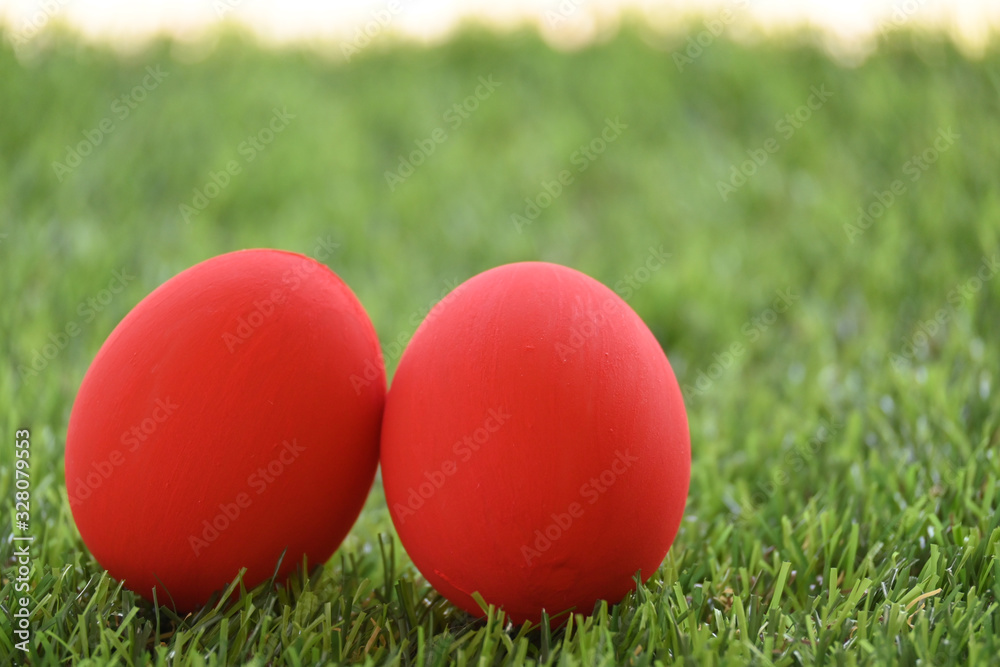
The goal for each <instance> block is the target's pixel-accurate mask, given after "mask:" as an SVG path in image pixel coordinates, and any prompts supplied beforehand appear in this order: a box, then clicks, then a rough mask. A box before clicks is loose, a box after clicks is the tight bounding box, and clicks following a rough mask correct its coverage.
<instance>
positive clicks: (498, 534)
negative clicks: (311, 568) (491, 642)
mask: <svg viewBox="0 0 1000 667" xmlns="http://www.w3.org/2000/svg"><path fill="white" fill-rule="evenodd" d="M381 447H382V449H381V464H382V476H383V485H384V488H385V493H386V499H387V502H388V505H389V509H390V513H391V516H392V519H393V522H394V524H395V526H396V529H397V532H398V533H399V537H400V540H401V541H402V544H403V546H404V547H405V549H406V551H407V553H408V554H409V555H410V557H411V559H412V560H413V563H414V564H415V565H416V567H417V568H418V569H419V570H420V572H421V573H422V574H423V575H424V576H425V577H426V578H427V580H428V581H429V582H431V584H433V585H434V587H435V588H436V589H437V590H438V591H439V592H441V593H442V594H443V595H444V596H445V597H447V598H448V599H449V600H450V601H452V602H453V603H454V604H456V605H457V606H459V607H461V608H462V609H465V610H466V611H468V612H470V613H472V614H475V615H482V610H481V609H480V607H479V605H478V604H477V602H476V600H475V599H474V597H473V594H474V593H477V592H478V593H479V594H481V595H482V597H483V599H484V600H485V602H486V603H488V604H493V605H496V606H498V607H502V608H503V609H504V610H505V611H506V612H507V613H508V615H509V617H510V618H511V619H512V620H514V621H515V622H522V621H532V622H539V621H540V619H541V614H542V611H543V610H544V611H546V612H548V614H549V615H550V616H551V615H556V614H559V613H561V612H564V611H566V610H573V611H574V612H576V613H584V614H588V613H590V612H591V611H592V610H593V608H594V604H595V603H596V602H597V601H599V600H607V601H608V602H611V603H615V602H618V601H620V600H621V599H622V598H623V597H624V596H625V595H626V594H627V593H628V591H629V590H631V589H633V588H634V585H635V584H634V581H633V577H634V576H635V575H636V574H639V575H640V576H641V578H642V579H643V580H645V579H647V578H649V577H650V576H651V575H652V574H653V573H654V572H655V571H656V569H657V568H658V567H659V565H660V564H661V562H662V561H663V559H664V557H665V555H666V553H667V550H668V549H669V548H670V545H671V543H672V542H673V539H674V536H675V535H676V533H677V530H678V528H679V525H680V521H681V516H682V514H683V510H684V504H685V501H686V498H687V492H688V484H689V480H690V466H691V452H690V440H689V433H688V424H687V415H686V412H685V409H684V403H683V398H682V395H681V392H680V388H679V387H678V384H677V381H676V379H675V377H674V374H673V371H672V370H671V368H670V364H669V362H668V361H667V358H666V356H665V354H664V352H663V349H662V348H661V347H660V344H659V343H658V342H657V340H656V338H655V337H654V336H653V334H652V333H651V332H650V330H649V328H648V327H647V326H646V325H645V323H644V322H643V321H642V320H641V318H640V317H639V316H638V315H637V314H636V313H635V312H634V311H633V310H632V309H631V308H630V307H629V306H628V304H626V303H625V302H624V301H623V300H622V299H621V298H620V297H619V296H618V295H617V294H615V293H614V292H612V291H611V290H610V289H608V288H607V287H605V286H604V285H602V284H601V283H599V282H597V281H596V280H594V279H592V278H590V277H588V276H586V275H584V274H583V273H580V272H578V271H575V270H573V269H570V268H567V267H564V266H559V265H555V264H549V263H543V262H523V263H516V264H508V265H505V266H500V267H497V268H494V269H491V270H489V271H486V272H485V273H482V274H480V275H478V276H475V277H473V278H471V279H470V280H468V281H466V282H465V283H463V284H462V285H460V286H459V287H458V288H456V289H455V290H454V292H452V293H451V294H450V295H449V296H448V297H446V298H445V299H444V300H443V301H442V302H441V303H439V304H438V305H437V306H436V307H435V308H434V309H433V310H432V311H431V312H430V313H429V314H428V316H427V318H426V319H425V321H424V322H423V323H422V324H421V325H420V327H419V328H418V329H417V331H416V333H415V334H414V336H413V338H412V340H411V342H410V344H409V346H408V347H407V349H406V351H405V353H404V354H403V357H402V359H401V360H400V363H399V367H398V369H397V371H396V374H395V377H394V378H393V382H392V386H391V388H390V390H389V393H388V395H387V397H386V407H385V415H384V418H383V427H382V444H381Z"/></svg>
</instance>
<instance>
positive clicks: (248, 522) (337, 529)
mask: <svg viewBox="0 0 1000 667" xmlns="http://www.w3.org/2000/svg"><path fill="white" fill-rule="evenodd" d="M384 401H385V372H384V368H383V364H382V355H381V351H380V348H379V343H378V338H377V336H376V334H375V329H374V327H373V326H372V323H371V321H370V320H369V319H368V316H367V314H366V313H365V311H364V308H363V307H362V305H361V303H360V302H359V301H358V300H357V298H356V297H355V296H354V293H353V292H351V290H350V288H349V287H348V286H347V285H346V284H345V283H344V282H343V281H342V280H341V279H340V278H338V277H337V275H336V274H334V273H333V272H332V271H331V270H330V269H328V268H327V267H325V266H323V265H322V264H319V263H318V262H316V261H314V260H312V259H310V258H308V257H304V256H302V255H298V254H295V253H290V252H284V251H278V250H246V251H241V252H233V253H229V254H225V255H221V256H219V257H214V258H212V259H209V260H207V261H204V262H202V263H200V264H198V265H196V266H193V267H191V268H190V269H187V270H186V271H183V272H181V273H180V274H178V275H177V276H175V277H173V278H171V279H170V280H168V281H167V282H165V283H164V284H163V285H161V286H160V287H159V288H157V289H156V290H154V291H153V292H152V293H151V294H149V296H147V297H146V298H145V299H143V300H142V301H141V302H140V303H139V304H138V305H137V306H136V307H135V308H134V309H133V310H132V311H131V312H130V313H129V314H128V315H127V316H126V317H125V318H124V319H123V320H122V321H121V323H119V325H118V326H117V327H116V328H115V329H114V331H112V332H111V335H110V336H109V337H108V339H107V341H106V342H105V343H104V345H103V346H102V347H101V349H100V351H99V352H98V353H97V357H96V358H95V359H94V362H93V363H92V364H91V366H90V369H89V370H88V371H87V374H86V376H85V377H84V379H83V383H82V385H81V386H80V391H79V393H78V394H77V397H76V402H75V404H74V405H73V412H72V415H71V417H70V422H69V431H68V434H67V437H66V487H67V492H68V494H69V499H70V507H71V509H72V511H73V517H74V519H75V520H76V525H77V527H78V528H79V530H80V534H81V536H82V537H83V541H84V542H85V543H86V544H87V546H88V547H89V549H90V551H91V553H92V554H93V555H94V557H95V558H96V559H97V561H98V562H99V563H100V564H101V565H102V566H103V567H104V568H106V569H107V570H108V572H110V573H111V575H112V576H114V577H116V578H117V579H121V580H124V582H125V585H126V586H127V587H128V588H130V589H132V590H134V591H136V592H137V593H139V594H141V595H143V596H144V597H146V598H148V599H152V593H153V590H154V589H155V590H156V596H157V600H158V601H159V602H160V603H161V604H166V605H168V606H175V607H176V608H177V609H179V610H184V611H187V610H191V609H193V608H195V607H197V606H199V605H201V604H203V603H204V602H205V601H206V600H208V598H209V597H210V595H211V594H212V593H213V592H214V591H217V590H219V589H221V588H223V587H225V586H226V585H227V584H228V583H229V582H230V581H232V580H233V578H234V577H235V576H236V575H237V574H238V573H239V570H240V568H242V567H245V568H247V571H246V575H245V577H244V582H245V584H246V585H247V587H251V586H254V585H256V584H258V583H260V582H261V581H264V580H266V579H267V578H269V577H271V576H272V575H273V574H274V573H275V570H276V568H277V566H278V563H279V560H280V561H281V567H280V568H279V569H278V570H277V574H278V576H279V577H283V576H285V575H286V574H287V573H289V572H290V571H291V570H292V569H293V568H295V567H296V566H298V565H300V564H301V563H302V560H303V556H306V557H307V558H308V562H309V563H310V564H311V565H313V564H319V563H322V562H324V561H326V560H327V559H328V558H329V557H330V555H331V554H332V553H333V552H334V550H335V549H336V548H337V546H338V545H339V544H340V542H341V541H342V540H343V539H344V537H345V536H346V535H347V532H348V531H349V530H350V528H351V526H352V525H353V523H354V521H355V519H356V518H357V516H358V514H359V512H360V511H361V507H362V505H363V504H364V502H365V498H366V496H367V493H368V491H369V489H370V488H371V485H372V481H373V480H374V476H375V469H376V466H377V463H378V443H379V428H380V424H381V419H382V408H383V405H384ZM282 554H284V557H283V558H282Z"/></svg>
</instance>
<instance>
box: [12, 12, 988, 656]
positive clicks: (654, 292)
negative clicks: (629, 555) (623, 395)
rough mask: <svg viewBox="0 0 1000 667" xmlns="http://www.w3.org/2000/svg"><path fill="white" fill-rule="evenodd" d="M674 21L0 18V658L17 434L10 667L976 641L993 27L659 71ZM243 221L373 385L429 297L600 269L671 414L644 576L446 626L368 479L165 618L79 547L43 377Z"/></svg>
mask: <svg viewBox="0 0 1000 667" xmlns="http://www.w3.org/2000/svg"><path fill="white" fill-rule="evenodd" d="M685 38H686V34H685V33H683V32H679V33H678V34H677V35H675V36H672V37H663V36H650V35H648V34H646V33H645V31H644V30H643V29H642V28H638V27H631V28H626V29H623V30H622V31H621V32H620V33H619V34H618V35H617V36H615V37H614V38H612V39H609V40H608V41H606V42H603V43H601V44H598V45H595V46H592V47H589V48H586V49H584V50H582V51H577V52H573V53H564V52H559V51H553V50H551V49H549V48H548V47H546V46H545V45H544V44H543V43H542V42H541V41H540V40H539V39H538V38H537V36H535V35H533V34H532V33H529V32H515V33H510V34H506V35H502V36H497V35H491V34H487V33H483V32H479V31H477V30H476V29H470V30H469V31H467V32H466V33H463V35H461V36H459V37H457V38H455V39H454V40H452V41H450V42H449V43H447V44H445V45H441V46H436V47H434V48H431V49H426V50H425V49H421V48H416V47H413V46H405V45H396V46H388V47H387V46H384V45H381V44H377V45H374V46H371V47H369V48H367V49H365V50H364V51H363V52H362V53H360V54H358V55H357V56H356V57H354V58H352V59H351V61H350V63H344V62H342V58H341V57H340V52H339V49H335V52H334V54H333V56H332V57H328V56H324V55H322V54H321V53H319V52H316V51H309V50H296V49H284V50H280V51H269V50H265V49H262V48H259V47H257V46H255V45H254V44H253V43H251V42H250V41H248V40H246V39H244V38H243V37H241V36H239V35H235V34H224V35H222V36H221V37H220V39H219V41H218V43H217V44H216V45H215V47H214V48H205V47H203V46H199V45H191V44H184V43H169V42H159V43H156V44H153V45H150V46H148V47H146V48H143V49H142V50H139V51H130V52H125V53H115V52H113V51H111V50H106V49H104V48H97V47H93V46H87V45H84V44H81V43H80V42H79V41H77V40H76V39H74V38H72V37H65V36H63V37H60V38H58V39H55V40H54V41H53V44H52V46H51V48H49V49H48V50H43V51H41V52H39V53H37V54H35V55H34V56H32V57H30V58H28V59H26V60H24V61H23V62H20V61H18V59H16V58H15V56H14V53H13V51H12V50H11V47H10V46H9V45H7V46H4V47H3V48H2V49H0V285H2V288H3V294H4V296H3V298H4V307H3V308H2V309H0V347H2V350H3V354H4V359H5V363H4V364H3V366H2V367H0V433H2V440H3V442H4V443H5V444H3V445H2V447H0V498H3V501H2V503H0V563H2V565H3V578H2V582H0V664H5V663H8V662H11V661H12V660H13V661H20V660H22V659H23V654H22V653H21V652H20V651H16V650H15V649H14V644H15V638H14V636H13V634H12V623H13V622H14V619H13V616H12V614H13V613H14V606H13V604H14V600H13V599H12V596H14V587H15V585H16V568H15V566H16V559H15V556H14V551H15V549H16V548H18V544H19V543H15V542H13V541H12V539H11V537H12V536H13V535H14V534H15V531H14V528H13V525H14V516H13V514H12V512H13V508H12V506H13V497H14V492H15V473H14V469H13V463H12V462H13V461H14V454H13V452H14V451H15V450H14V439H15V431H17V430H18V429H30V432H31V443H32V444H31V459H30V460H31V480H32V488H31V492H32V507H31V532H32V534H33V535H35V541H34V543H33V544H32V547H31V549H32V552H31V553H32V559H31V571H30V577H29V580H30V597H31V600H32V602H31V606H32V607H33V608H34V612H33V615H32V617H31V626H32V632H33V634H32V638H31V641H30V661H31V662H32V664H35V665H56V664H95V665H96V664H112V663H113V664H118V665H124V664H128V665H132V664H144V663H153V664H158V665H161V664H162V665H202V664H208V665H217V664H256V665H265V664H267V665H312V664H321V663H337V662H358V663H361V662H364V663H367V664H402V665H444V664H452V663H454V664H460V665H464V664H478V665H489V664H511V665H513V664H522V663H528V662H538V663H543V664H561V665H563V664H564V665H576V664H588V665H589V664H601V665H623V664H630V665H631V664H635V665H649V664H660V663H663V664H680V663H683V664H691V665H712V664H738V665H739V664H746V663H748V662H752V663H755V664H761V665H769V664H775V665H798V664H836V665H854V664H885V663H894V664H902V665H952V664H954V665H966V664H989V663H992V664H997V661H998V658H997V656H998V654H1000V637H998V635H1000V611H998V604H1000V513H998V495H1000V453H998V449H1000V387H998V386H997V385H998V383H1000V374H998V368H1000V345H998V344H997V337H998V334H1000V276H997V275H996V272H997V270H998V268H1000V267H998V266H997V263H998V262H1000V184H998V180H997V156H998V155H1000V132H998V131H997V128H998V125H997V121H998V118H1000V51H998V49H997V48H996V42H994V46H993V48H992V50H991V51H990V52H988V53H987V54H986V55H985V56H984V57H983V58H981V59H976V60H970V59H967V58H965V57H964V56H962V55H961V54H960V53H959V52H958V51H957V50H956V49H955V48H953V47H952V46H951V45H950V44H949V43H948V42H946V41H944V40H943V39H940V38H937V37H935V36H933V35H926V34H910V33H905V32H904V33H898V34H896V35H894V36H891V37H890V38H889V39H888V40H884V41H882V42H881V43H880V46H879V50H878V52H877V53H875V54H873V55H872V56H871V57H870V58H868V59H867V60H865V61H864V62H863V63H855V64H852V65H845V64H838V63H837V62H836V61H834V60H832V59H830V58H829V57H827V56H826V55H824V52H823V51H822V50H821V49H818V48H817V47H815V46H812V40H811V39H810V38H808V36H805V35H804V36H802V37H801V38H800V39H796V40H789V41H785V42H781V43H777V42H766V41H763V42H759V43H756V44H746V45H738V44H735V43H732V42H730V41H728V40H726V39H719V40H717V41H715V42H714V43H713V44H711V45H710V46H709V47H707V48H705V49H704V52H703V53H702V54H701V55H700V56H698V57H696V58H693V59H692V61H691V62H685V63H682V67H679V66H678V64H677V62H676V60H675V58H674V54H675V53H676V52H677V51H678V50H681V49H683V48H684V47H685ZM5 41H6V40H5ZM482 81H485V82H487V83H488V84H489V85H486V84H484V83H482ZM477 87H478V90H479V98H476V99H475V103H474V104H473V103H472V102H467V98H469V96H475V94H476V92H477ZM456 104H457V105H458V108H456V107H455V105H456ZM473 106H474V107H475V108H474V109H473V108H472V107H473ZM275 114H282V116H281V117H282V118H283V119H284V121H283V122H284V123H285V124H284V126H283V128H282V130H281V131H280V132H278V133H275V134H273V135H272V140H271V141H268V142H264V141H262V140H261V139H260V131H261V129H262V128H265V127H267V126H268V124H269V123H270V122H271V120H272V118H274V117H275ZM611 126H614V127H615V128H616V129H615V130H614V131H609V132H607V134H606V137H608V136H613V139H612V140H608V141H606V142H604V143H603V144H602V143H598V144H594V145H595V146H599V147H600V148H601V150H600V151H597V150H596V148H594V149H588V148H587V146H588V145H591V144H592V141H593V140H595V139H596V138H598V137H600V136H601V134H602V132H604V131H605V129H606V128H609V127H611ZM255 137H256V139H255ZM435 137H436V138H435ZM442 137H443V138H442ZM265 138H266V135H265ZM429 138H430V141H429V142H428V139H429ZM81 145H82V148H81ZM68 146H69V147H70V148H69V149H68V148H67V147H68ZM420 146H424V147H425V148H420ZM414 151H418V153H417V154H416V157H413V156H412V155H411V153H413V152H414ZM421 151H422V152H421ZM84 153H86V154H84ZM401 156H402V157H401ZM418 162H419V164H417V163H418ZM232 164H235V165H236V167H238V168H239V169H238V170H237V169H232V170H231V172H232V173H229V176H228V183H226V184H225V186H224V187H211V184H212V183H213V182H215V183H219V182H220V181H221V180H226V179H225V178H223V176H221V175H220V174H222V173H223V172H227V167H229V166H231V165H232ZM564 171H565V172H568V174H569V176H568V177H567V178H566V179H565V180H566V181H567V183H566V184H565V185H563V186H562V192H561V193H560V194H559V195H558V196H556V197H554V198H552V197H545V196H542V195H543V194H545V193H546V187H547V185H548V186H549V188H550V189H551V183H552V182H553V181H554V180H555V179H559V178H560V174H561V173H562V172H564ZM247 247H277V248H285V249H289V250H295V251H299V252H303V253H306V254H310V255H316V254H319V252H320V250H321V249H324V248H325V249H326V251H325V254H324V256H325V257H328V259H327V260H326V263H327V264H328V265H329V266H330V267H332V268H333V269H334V270H335V271H336V272H337V273H338V274H339V275H340V276H342V277H343V278H344V279H345V280H346V281H347V282H348V284H350V285H351V287H352V288H353V289H354V291H355V292H356V293H357V295H358V297H359V298H360V299H361V301H362V303H363V304H364V305H365V307H366V308H367V310H368V312H369V314H370V315H371V317H372V320H373V321H374V323H375V326H376V328H377V330H378V332H379V335H380V338H381V340H382V343H383V349H384V352H385V357H386V361H387V367H388V370H389V373H390V377H391V374H392V371H393V370H394V368H395V366H396V363H397V361H398V359H399V355H400V353H401V350H402V348H403V347H404V346H405V343H406V341H407V340H408V339H409V337H410V335H411V334H412V332H413V331H414V329H415V328H416V325H417V324H418V323H419V322H420V320H421V319H422V317H423V316H424V315H425V313H426V312H427V310H428V308H429V307H430V305H431V304H433V303H434V302H436V301H437V300H439V299H440V298H441V297H442V296H443V295H444V294H446V293H447V292H448V291H449V290H450V289H451V288H453V287H454V286H455V285H456V284H457V283H459V282H461V281H463V280H465V279H466V278H468V277H470V276H472V275H474V274H476V273H479V272H480V271H483V270H485V269H488V268H491V267H493V266H495V265H498V264H502V263H506V262H511V261H519V260H528V259H541V260H547V261H552V262H559V263H563V264H567V265H570V266H573V267H575V268H578V269H580V270H582V271H585V272H587V273H589V274H590V275H592V276H594V277H595V278H597V279H598V280H601V281H602V282H604V283H605V284H607V285H609V286H612V287H614V288H615V289H616V290H618V291H619V293H620V294H622V296H623V297H624V298H626V299H627V301H628V302H629V303H630V304H631V306H632V307H633V308H634V309H635V310H636V311H637V312H638V313H639V314H640V315H641V316H642V317H643V319H644V320H645V321H646V322H647V323H648V325H649V326H650V328H651V329H652V331H653V332H654V333H655V334H656V336H657V338H658V339H659V340H660V342H661V343H662V345H663V347H664V349H665V350H666V352H667V355H668V357H669V358H670V361H671V363H672V364H673V367H674V370H675V372H676V374H677V376H678V380H679V382H680V383H681V385H682V386H683V388H684V394H685V400H686V405H687V410H688V415H689V419H690V429H691V442H692V453H693V466H692V480H691V491H690V496H689V499H688V504H687V510H686V513H685V518H684V521H683V524H682V526H681V530H680V533H679V534H678V536H677V539H676V541H675V543H674V546H673V547H672V549H671V551H670V553H669V554H668V556H667V559H666V560H665V561H664V563H663V565H662V567H661V568H660V569H659V571H657V572H656V573H655V574H654V575H653V576H652V578H651V579H650V580H649V581H648V582H646V583H645V584H644V585H639V586H637V587H636V589H635V590H634V592H632V593H631V594H630V595H629V596H628V597H627V598H626V599H625V600H623V601H622V602H621V603H620V604H615V605H606V604H600V605H598V607H597V608H595V609H580V610H576V611H577V612H579V615H576V616H573V617H572V619H571V621H570V623H569V625H568V627H566V628H564V629H562V630H559V631H548V630H546V629H538V628H531V627H518V626H513V625H511V624H509V623H508V622H507V621H506V620H505V618H504V616H503V614H502V613H500V612H496V611H491V613H490V614H489V616H488V617H487V619H486V620H476V619H473V618H471V617H469V616H468V615H466V614H464V613H462V612H460V611H458V610H457V609H455V608H454V607H452V606H450V604H449V603H448V602H447V601H446V600H444V599H442V598H441V597H440V596H439V595H437V594H436V593H435V592H434V591H433V590H432V589H431V588H430V587H429V586H428V584H427V583H426V581H424V580H423V578H422V577H421V576H420V575H419V573H418V572H417V571H416V570H415V569H414V568H413V566H412V564H411V563H410V562H409V560H408V559H407V556H406V554H405V552H404V551H403V549H402V547H401V546H400V544H399V543H398V540H397V539H396V537H395V534H394V531H393V527H392V523H391V521H390V518H389V514H388V510H387V508H386V506H385V500H384V496H383V494H382V491H381V487H380V481H379V480H376V484H375V488H374V490H373V492H372V494H371V496H370V499H369V501H368V504H367V506H366V509H365V511H364V512H363V514H362V516H361V518H360V519H359V521H358V523H357V524H356V525H355V527H354V530H353V531H352V533H351V535H350V536H349V537H348V538H347V540H346V541H345V542H344V544H343V545H342V547H341V549H340V550H339V551H338V552H337V554H336V555H335V556H334V557H333V558H332V559H331V560H330V561H329V562H328V563H326V564H323V565H322V567H319V568H314V569H313V570H312V571H311V572H310V573H306V574H300V575H298V576H295V577H294V578H292V579H291V580H290V581H288V582H287V585H281V586H273V585H272V586H267V585H263V586H260V587H258V588H257V589H256V590H252V591H244V590H243V589H242V588H241V587H240V586H239V584H238V583H237V584H234V586H233V588H231V589H230V590H229V591H227V593H226V595H225V598H224V599H223V600H220V601H219V603H218V604H215V605H211V606H209V607H206V608H204V609H202V610H201V611H199V612H197V613H195V614H193V615H189V616H185V617H178V616H177V615H175V614H174V613H173V612H172V611H171V610H170V609H169V608H167V607H165V606H160V607H158V608H157V607H155V606H154V605H152V604H151V603H149V602H146V601H144V600H142V599H140V598H138V597H137V596H136V595H134V594H133V593H131V592H129V591H128V590H126V589H123V588H122V586H121V585H120V584H119V583H118V582H117V581H114V580H112V579H111V578H109V577H108V575H107V574H106V573H105V572H104V571H103V570H102V569H101V568H100V567H99V566H98V565H97V564H96V562H95V561H94V560H93V558H92V557H91V556H90V554H89V553H88V552H87V550H86V548H85V547H84V544H83V542H82V541H81V539H80V536H79V534H78V532H77V530H76V528H75V526H74V523H73V519H72V516H71V514H70V511H69V505H68V502H67V493H66V488H65V483H64V479H63V450H64V446H65V435H66V426H67V422H68V418H69V412H70V409H71V407H72V404H73V400H74V396H75V394H76V390H77V388H78V386H79V384H80V381H81V379H82V377H83V374H84V372H85V371H86V369H87V367H88V365H89V363H90V362H91V360H92V359H93V357H94V355H95V353H96V352H97V350H98V348H99V346H100V345H101V343H102V342H103V341H104V339H105V338H106V337H107V335H108V334H109V333H110V332H111V330H112V329H113V327H114V326H115V325H116V324H117V323H118V321H119V320H120V319H121V318H122V317H123V316H124V315H125V314H126V313H127V312H128V311H129V310H130V309H131V308H132V307H133V306H134V305H135V304H136V303H137V302H138V301H139V300H140V299H141V298H142V297H144V296H145V295H146V294H147V293H149V292H150V291H151V290H152V289H154V288H155V287H156V286H157V285H159V284H160V283H162V282H163V281H164V280H166V279H167V278H169V277H170V276H172V275H174V274H175V273H177V272H179V271H181V270H183V269H185V268H187V267H188V266H190V265H192V264H194V263H197V262H199V261H201V260H203V259H206V258H208V257H210V256H212V255H216V254H219V253H223V252H227V251H230V250H234V249H238V248H247ZM657 252H659V253H663V254H667V255H669V257H668V259H667V261H666V262H665V263H664V264H663V268H661V269H659V270H656V271H652V272H650V271H648V270H645V269H644V268H643V267H644V266H645V263H646V261H647V258H648V257H649V255H650V254H651V253H657ZM115 272H119V273H120V276H121V277H123V278H124V281H123V282H124V283H125V286H124V289H122V290H120V291H119V292H118V293H116V294H111V293H110V292H105V291H104V290H105V289H106V288H107V287H108V286H109V284H110V283H111V282H112V281H113V280H115ZM46 346H48V347H46ZM17 534H20V532H19V531H18V532H17ZM311 565H315V564H311Z"/></svg>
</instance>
